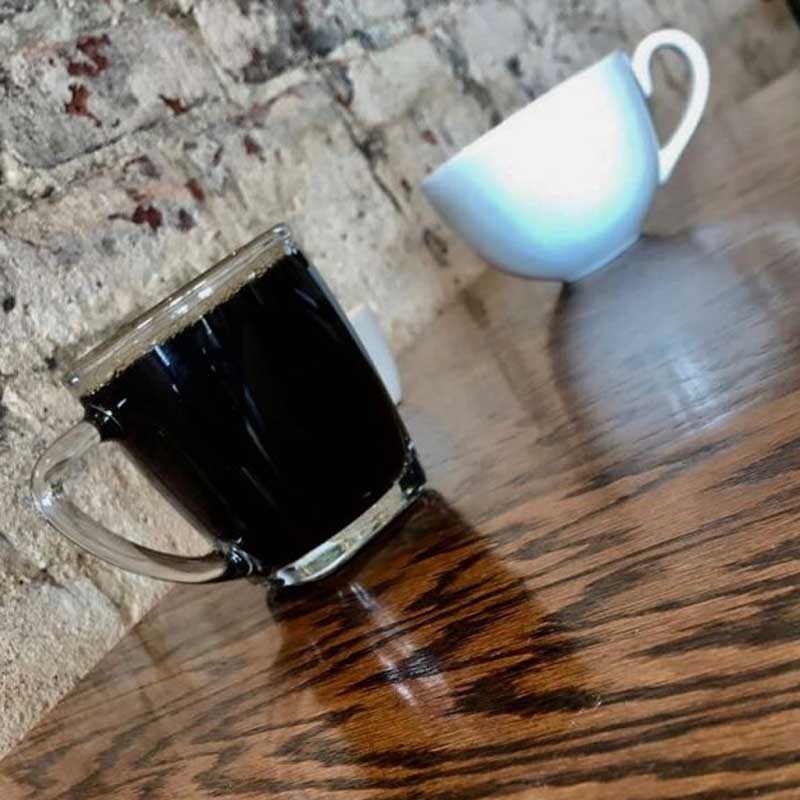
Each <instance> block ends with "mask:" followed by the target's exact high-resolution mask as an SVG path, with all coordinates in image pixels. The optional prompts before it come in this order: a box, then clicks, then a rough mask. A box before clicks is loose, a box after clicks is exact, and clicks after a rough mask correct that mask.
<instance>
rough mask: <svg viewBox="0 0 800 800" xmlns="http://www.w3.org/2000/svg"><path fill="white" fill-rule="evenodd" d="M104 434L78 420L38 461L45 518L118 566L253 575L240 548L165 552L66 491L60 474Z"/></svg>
mask: <svg viewBox="0 0 800 800" xmlns="http://www.w3.org/2000/svg"><path fill="white" fill-rule="evenodd" d="M101 441H102V437H101V435H100V432H99V431H98V430H97V428H95V427H94V425H92V424H91V423H89V422H86V421H83V422H79V423H78V424H77V425H75V427H73V428H71V429H70V430H69V431H67V432H66V433H65V434H64V435H63V436H61V437H60V438H58V439H56V441H55V442H53V444H51V445H50V447H49V448H48V449H47V451H46V452H45V453H44V455H42V457H41V458H40V459H39V461H38V462H37V464H36V466H35V467H34V470H33V475H32V477H31V493H32V495H33V503H34V505H35V506H36V508H37V510H38V511H39V512H40V513H41V514H42V515H43V516H44V517H45V519H46V520H47V521H48V522H49V523H50V524H51V525H52V526H53V527H54V528H55V529H56V530H57V531H59V533H62V534H63V535H64V536H66V537H67V539H69V540H70V541H71V542H73V543H74V544H76V545H78V546H79V547H82V548H83V549H84V550H88V551H89V552H90V553H91V554H92V555H94V556H97V557H98V558H100V559H102V560H103V561H108V562H109V563H111V564H113V565H114V566H116V567H121V568H122V569H125V570H128V571H129V572H137V573H139V574H140V575H147V576H148V577H151V578H158V579H160V580H166V581H178V582H180V583H208V582H210V581H219V580H225V579H228V578H236V577H240V576H243V575H248V574H250V573H252V572H255V571H256V568H255V566H254V564H253V563H252V562H251V561H250V560H249V559H248V558H247V557H246V556H245V554H243V553H241V552H240V551H238V550H236V549H233V548H231V549H229V550H227V551H223V550H222V549H220V550H214V551H212V552H210V553H208V554H207V555H203V556H178V555H174V554H172V553H162V552H160V551H158V550H151V549H150V548H149V547H144V546H143V545H140V544H136V543H135V542H130V541H128V540H127V539H123V538H122V537H121V536H118V535H117V534H116V533H112V532H111V531H110V530H108V529H107V528H105V527H104V526H103V525H101V524H100V523H99V522H96V521H95V520H93V519H92V518H91V517H90V516H89V515H88V514H86V513H85V512H84V511H82V510H81V509H80V508H78V507H77V506H76V505H75V504H74V503H72V501H70V500H68V499H67V498H66V497H64V490H63V486H62V482H61V478H62V476H63V475H64V472H65V471H66V469H67V467H68V466H69V465H70V464H71V463H72V462H73V461H75V460H77V459H79V458H81V457H82V456H84V455H85V454H86V453H87V452H88V451H89V450H90V449H91V448H92V447H94V446H95V445H97V444H99V443H100V442H101Z"/></svg>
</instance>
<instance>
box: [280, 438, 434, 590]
mask: <svg viewBox="0 0 800 800" xmlns="http://www.w3.org/2000/svg"><path fill="white" fill-rule="evenodd" d="M424 486H425V472H424V471H423V469H422V466H421V464H420V463H419V459H418V458H417V453H416V450H415V449H414V445H413V444H410V445H409V449H408V454H407V459H406V465H405V468H404V469H403V473H402V474H401V475H400V477H399V478H398V479H397V480H396V481H395V482H394V483H393V484H392V486H391V487H390V489H389V490H388V491H387V492H386V494H384V495H383V497H381V499H380V500H378V502H377V503H375V504H374V505H373V506H371V507H370V508H368V509H367V510H366V511H365V512H364V513H363V514H362V515H361V516H360V517H358V519H356V520H354V521H353V522H351V523H350V524H349V525H348V526H347V527H346V528H345V529H344V530H341V531H339V533H337V534H336V535H335V536H332V537H331V538H330V539H328V540H327V541H325V542H323V543H322V544H320V545H318V546H317V547H315V548H314V549H313V550H312V551H311V552H309V553H306V554H305V555H303V556H300V558H298V559H297V560H296V561H293V562H292V563H291V564H287V565H286V566H285V567H281V568H280V569H277V570H275V571H274V572H273V573H272V574H271V575H270V576H269V578H268V581H269V582H270V583H273V584H276V585H278V586H302V585H303V584H306V583H313V582H314V581H318V580H321V579H322V578H325V577H327V576H328V575H330V574H331V573H332V572H335V571H336V570H337V569H338V568H339V567H341V566H342V565H343V564H345V563H346V562H347V561H349V560H350V559H351V558H352V557H353V556H354V555H355V554H356V553H358V552H359V550H361V549H362V548H363V547H364V546H365V545H366V544H367V543H368V542H370V541H372V539H374V538H375V537H376V536H377V535H378V534H379V533H380V532H381V531H382V530H383V529H384V528H385V527H386V526H387V525H388V524H389V523H390V522H391V521H392V520H393V519H394V518H395V517H397V516H398V515H399V514H400V513H401V512H402V511H404V510H405V509H406V508H408V506H409V505H410V504H411V503H412V502H413V501H414V500H415V498H416V497H418V495H419V494H420V492H421V491H422V488H423V487H424Z"/></svg>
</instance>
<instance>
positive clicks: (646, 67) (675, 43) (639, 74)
mask: <svg viewBox="0 0 800 800" xmlns="http://www.w3.org/2000/svg"><path fill="white" fill-rule="evenodd" d="M662 47H669V48H671V49H672V50H675V51H677V52H678V53H680V54H681V55H682V56H683V57H684V58H685V59H686V61H687V62H688V63H689V72H690V77H691V89H690V91H689V102H688V103H687V105H686V110H685V111H684V112H683V117H681V121H680V122H679V123H678V127H677V128H676V129H675V132H674V133H673V134H672V136H671V137H670V140H669V141H668V142H667V143H666V144H665V145H664V146H663V147H662V148H661V150H659V153H658V180H659V183H662V184H664V183H666V182H667V181H668V180H669V178H670V175H672V170H673V169H674V168H675V164H677V162H678V159H679V158H680V157H681V153H683V150H684V148H685V147H686V145H687V144H688V143H689V139H691V138H692V134H693V133H694V132H695V129H696V128H697V125H698V123H699V122H700V117H701V116H702V115H703V109H704V108H705V107H706V101H707V100H708V84H709V70H708V59H707V58H706V54H705V52H703V48H702V47H700V45H699V44H698V43H697V41H696V40H695V39H693V38H692V37H691V36H689V34H688V33H684V32H683V31H679V30H675V29H674V28H665V29H664V30H660V31H655V32H653V33H651V34H650V35H649V36H646V37H645V38H644V39H642V41H641V42H639V45H638V46H637V48H636V50H635V51H634V53H633V58H632V59H631V60H632V64H633V73H634V75H636V79H637V80H638V81H639V85H640V86H641V88H642V92H644V95H645V97H650V95H651V94H652V93H653V79H652V77H651V75H650V59H651V58H652V56H653V54H654V53H655V52H656V50H659V49H660V48H662Z"/></svg>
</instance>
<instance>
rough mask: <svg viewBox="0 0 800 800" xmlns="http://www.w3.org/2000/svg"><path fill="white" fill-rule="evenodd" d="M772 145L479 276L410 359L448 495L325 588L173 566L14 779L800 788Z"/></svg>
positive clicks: (292, 792) (781, 263)
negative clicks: (626, 230) (606, 233)
mask: <svg viewBox="0 0 800 800" xmlns="http://www.w3.org/2000/svg"><path fill="white" fill-rule="evenodd" d="M781 87H782V88H781ZM769 91H770V92H772V95H769V97H771V98H773V99H774V96H775V95H776V94H777V96H778V97H779V98H781V97H782V98H783V99H784V101H787V102H788V100H787V98H791V97H798V98H800V75H792V76H788V77H787V79H784V80H783V81H782V82H781V86H779V87H778V89H777V90H776V89H775V87H770V88H769ZM797 107H800V105H795V108H797ZM743 108H744V110H740V111H741V113H739V114H738V120H739V121H738V122H737V123H736V124H737V125H740V126H742V125H743V126H745V128H744V129H745V130H754V129H755V128H756V127H757V125H756V123H757V122H758V123H759V124H761V121H760V120H757V119H756V118H755V117H758V116H759V115H763V114H765V113H768V109H769V103H765V102H763V101H762V100H759V99H758V98H755V99H754V100H753V101H751V102H750V104H749V105H746V106H743ZM747 108H749V109H750V111H749V112H747V111H746V109H747ZM748 113H749V114H750V116H748ZM776 113H777V115H778V117H779V118H780V119H782V120H783V121H784V123H782V124H784V128H785V127H788V126H791V125H795V124H798V123H794V122H792V121H791V119H790V117H789V115H788V113H787V112H786V109H785V107H784V106H781V107H780V109H779V110H778V111H777V112H776ZM742 120H744V121H742ZM748 120H749V122H748ZM798 120H800V115H798ZM712 124H713V125H716V126H717V134H718V136H723V137H724V135H725V132H726V131H727V128H726V126H727V125H728V121H727V119H726V118H722V119H718V120H715V121H714V122H713V123H712ZM747 125H750V126H751V127H750V128H747V127H746V126H747ZM776 125H777V123H776ZM784 128H782V127H781V126H780V125H777V127H776V129H775V130H774V131H773V132H772V134H771V135H773V136H776V137H777V140H778V141H779V142H785V141H787V140H788V139H790V138H791V136H790V135H789V132H788V131H787V130H785V129H784ZM704 135H705V137H706V139H705V140H706V141H711V138H710V137H711V133H709V132H706V133H705V134H704ZM757 144H758V153H762V151H763V149H764V148H765V147H766V146H767V143H765V140H763V139H762V140H761V141H760V142H759V143H757ZM709 146H710V145H709ZM748 148H749V150H748ZM748 152H751V153H752V154H755V153H756V143H755V142H752V141H750V140H748V141H747V142H745V143H742V144H740V146H739V148H738V149H736V148H734V149H732V150H731V154H730V155H729V158H730V165H729V166H730V169H729V173H728V175H729V177H728V183H727V184H726V185H725V187H724V188H720V184H719V183H717V182H715V180H713V179H712V178H713V177H714V176H715V175H717V176H719V175H721V167H720V165H719V162H718V158H717V157H719V158H722V156H721V155H719V154H718V153H717V154H716V155H715V156H714V158H703V156H702V154H698V152H697V151H696V150H692V151H691V152H690V154H689V157H688V160H687V163H686V164H683V165H682V166H681V168H680V170H679V172H678V174H677V175H676V178H675V183H674V185H673V186H671V187H670V188H669V189H668V190H665V191H669V192H675V193H679V194H680V193H683V195H684V197H685V198H686V201H685V204H684V205H683V206H682V205H681V204H680V203H677V202H676V201H675V200H674V198H673V200H672V201H671V205H670V204H669V203H664V204H662V207H661V209H660V210H657V212H656V214H655V215H654V217H653V220H652V225H651V227H652V228H653V229H654V230H659V229H661V230H664V231H669V233H670V235H669V236H661V237H658V236H651V237H648V238H645V239H643V240H642V241H641V242H640V243H639V244H638V245H636V246H635V248H634V249H632V250H631V251H629V252H628V253H627V254H626V255H625V256H624V257H623V258H622V259H621V260H620V261H619V262H618V263H617V264H615V265H614V266H613V267H612V268H611V269H608V270H606V271H604V272H601V273H598V274H596V275H594V276H591V277H590V278H588V279H586V280H585V281H582V282H581V283H580V284H578V285H577V286H575V287H573V288H572V289H570V290H561V289H560V288H559V287H557V286H550V285H541V284H533V283H526V282H523V281H519V280H515V279H513V278H510V277H507V276H503V275H500V274H497V273H491V274H489V275H487V276H485V277H484V278H482V279H481V280H480V281H479V282H478V283H477V284H475V285H473V286H471V287H470V288H469V289H468V290H466V291H465V292H464V293H463V295H462V297H461V299H460V301H459V302H458V303H456V304H454V305H453V306H452V307H450V308H449V309H448V310H447V311H446V312H445V313H444V314H443V315H442V316H441V317H440V318H439V319H438V320H437V322H436V323H435V325H434V326H433V327H432V328H431V329H430V330H429V331H428V333H427V334H426V335H425V336H423V337H422V338H421V339H420V341H419V342H418V343H417V344H416V345H415V347H414V348H413V349H412V350H410V351H409V352H407V353H406V354H405V355H404V357H403V359H402V371H403V374H404V377H405V390H406V401H405V403H404V406H403V413H404V415H405V417H406V419H407V420H408V423H409V426H410V428H411V430H412V432H413V434H414V437H415V439H416V441H417V443H418V447H419V449H420V452H421V455H422V459H423V461H424V463H425V464H426V466H427V467H428V470H429V476H430V484H431V487H432V488H431V491H430V492H428V493H427V495H426V496H425V497H424V498H423V500H422V501H421V502H419V503H418V504H417V506H416V507H415V508H413V509H412V510H411V511H410V512H409V513H407V514H406V515H405V517H404V518H403V519H402V520H400V521H399V522H398V524H396V525H395V526H394V528H393V529H392V530H391V531H390V532H388V533H387V534H386V535H385V536H384V537H383V538H382V539H381V540H380V541H379V542H378V543H377V544H376V545H375V546H372V547H371V548H370V549H369V550H368V551H367V552H366V553H364V554H362V556H360V557H359V558H358V559H357V560H356V562H355V563H353V564H352V565H351V566H349V567H348V568H347V569H346V570H344V571H343V572H342V573H340V574H339V575H337V576H335V577H334V578H332V579H330V580H329V581H327V582H326V583H324V584H321V585H320V586H318V587H316V588H313V589H310V590H297V591H283V592H271V593H268V592H267V591H266V590H265V589H264V588H263V587H260V586H256V585H252V584H248V583H243V582H238V583H233V584H224V585H217V586H211V587H202V588H194V587H187V588H180V589H176V590H175V591H173V592H172V593H171V594H170V596H169V597H168V599H167V600H166V601H165V602H164V603H163V604H162V605H161V606H160V607H159V608H158V609H157V610H156V611H155V612H154V613H153V614H151V615H150V616H149V617H148V618H147V619H146V620H145V621H144V622H143V623H142V624H140V625H139V626H137V628H135V629H134V631H133V632H132V633H131V634H130V635H129V636H128V637H127V638H126V639H125V640H124V641H123V642H122V643H121V644H120V645H119V646H118V647H117V648H116V649H115V650H114V651H113V652H112V653H111V654H110V655H109V656H108V657H107V658H106V659H105V660H104V661H103V663H102V664H101V665H100V666H99V667H98V669H97V670H96V671H95V672H94V673H93V674H92V675H91V676H89V677H88V678H87V679H86V680H85V681H84V682H83V683H82V684H81V685H80V686H79V688H78V689H77V690H76V691H75V692H74V693H73V694H72V695H71V696H70V697H69V698H68V699H67V700H66V701H64V702H63V703H61V704H60V706H58V707H57V708H56V710H55V711H54V712H53V713H52V714H51V715H50V717H49V718H48V719H46V720H45V721H44V723H43V724H41V725H40V726H39V727H38V728H37V729H36V730H35V731H34V732H33V733H32V735H30V736H29V737H28V738H27V740H26V741H25V742H24V743H23V744H22V745H21V746H20V747H19V748H18V750H17V751H16V752H15V753H14V754H12V755H11V756H10V757H9V758H7V759H6V760H5V761H4V762H2V763H0V797H2V798H3V800H18V798H37V800H42V799H44V798H74V799H80V800H84V799H86V800H89V798H108V797H115V798H142V799H144V798H147V800H152V799H154V798H176V797H186V798H189V797H192V798H194V797H225V798H228V797H235V798H238V797H241V798H261V797H273V796H275V797H285V798H330V797H341V798H343V800H362V799H363V800H366V798H380V799H381V800H400V799H401V798H419V799H420V800H422V799H423V798H432V799H434V800H477V799H478V798H488V797H520V798H521V797H525V798H536V799H537V800H538V799H539V798H541V800H560V799H561V798H593V799H594V798H598V799H602V800H605V799H606V798H608V800H611V799H612V798H613V800H620V798H631V799H633V798H637V799H638V798H658V799H659V800H667V799H668V798H670V799H672V798H674V799H675V800H677V799H678V798H681V800H684V799H690V800H728V799H729V798H750V797H769V798H775V799H776V800H777V798H796V797H798V796H800V757H799V756H798V742H800V688H798V683H799V682H800V562H799V561H798V559H800V538H798V532H799V531H800V415H798V413H797V410H798V407H800V311H799V310H798V305H799V304H800V184H798V183H797V181H796V180H795V181H792V180H788V179H787V172H790V171H791V170H792V169H794V170H796V171H800V168H798V163H800V162H797V160H796V159H795V160H794V163H793V164H792V165H789V164H788V162H787V165H786V168H785V169H781V159H788V158H789V157H790V156H789V154H787V153H785V152H779V151H778V149H775V151H774V153H773V158H772V170H771V173H770V170H767V169H766V168H764V169H761V170H760V171H759V170H755V171H754V170H753V169H746V168H744V167H743V166H742V164H741V161H740V160H741V159H745V160H746V159H747V158H748V157H749V156H748ZM753 157H755V155H753ZM764 158H766V156H764ZM703 169H707V170H708V172H707V175H708V176H709V177H708V181H707V182H706V184H705V187H706V189H707V194H706V195H705V196H706V197H707V198H708V202H707V203H706V204H704V203H703V202H702V197H703V196H704V195H703V191H704V184H703V181H702V179H701V177H698V176H699V175H701V174H702V170H703ZM754 174H756V175H757V176H759V177H758V179H757V180H756V182H755V183H753V180H754V179H753V175H754ZM768 174H772V175H773V178H774V180H773V181H772V182H770V180H768V179H767V177H765V175H768ZM737 182H738V183H737ZM734 199H735V202H734ZM689 206H691V207H693V208H697V209H700V211H698V212H697V213H698V218H699V221H698V222H697V223H696V224H693V225H689V224H688V223H686V224H683V223H681V222H680V214H681V213H683V210H684V208H685V207H689ZM715 209H716V212H715Z"/></svg>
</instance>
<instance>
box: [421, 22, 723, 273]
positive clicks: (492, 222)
mask: <svg viewBox="0 0 800 800" xmlns="http://www.w3.org/2000/svg"><path fill="white" fill-rule="evenodd" d="M662 47H669V48H671V49H672V50H676V51H677V52H679V53H681V54H682V55H683V56H684V58H685V59H686V61H687V62H688V64H689V69H690V74H691V89H690V93H689V99H688V103H687V107H686V111H685V112H684V114H683V117H682V119H681V121H680V123H679V124H678V127H677V129H676V130H675V132H674V133H673V135H672V137H671V138H670V140H669V141H668V142H667V143H666V144H665V145H664V146H663V147H661V148H660V149H659V145H658V139H657V138H656V132H655V129H654V128H653V122H652V119H651V117H650V112H649V110H648V108H647V102H646V99H647V98H648V97H649V96H650V93H651V91H652V80H651V77H650V59H651V57H652V55H653V53H654V52H655V51H656V50H658V49H659V48H662ZM708 83H709V71H708V61H707V59H706V56H705V53H704V52H703V49H702V48H701V47H700V45H699V44H698V43H697V42H696V41H695V40H694V39H693V38H692V37H691V36H689V35H688V34H686V33H684V32H683V31H678V30H668V29H665V30H660V31H656V32H655V33H651V34H650V35H649V36H647V37H646V38H645V39H644V40H643V41H642V42H641V43H640V44H639V46H638V47H637V48H636V51H635V52H634V54H633V58H632V59H631V58H629V57H628V56H627V55H626V54H625V53H623V52H621V51H619V50H617V51H615V52H613V53H610V54H609V55H607V56H606V57H605V58H603V59H602V60H601V61H598V62H597V63H596V64H594V65H593V66H591V67H589V68H588V69H585V70H583V71H582V72H579V73H578V74H577V75H574V76H573V77H571V78H569V79H568V80H566V81H564V82H563V83H561V84H559V85H558V86H556V87H555V88H554V89H551V90H550V91H549V92H547V93H546V94H544V95H543V96H542V97H540V98H538V99H537V100H535V101H534V102H533V103H530V104H529V105H527V106H526V107H525V108H523V109H521V110H520V111H518V112H516V113H515V114H513V115H512V116H510V117H509V118H508V119H506V120H505V121H504V122H502V123H501V124H500V125H498V126H497V127H496V128H493V129H492V130H490V131H489V132H488V133H486V134H484V135H483V136H481V137H480V138H479V139H477V140H476V141H474V142H473V143H472V144H470V145H468V146H467V147H465V148H464V149H463V150H462V151H461V152H460V153H457V154H456V155H455V156H453V157H452V158H451V159H450V160H449V161H447V162H446V163H445V164H443V165H442V166H440V167H439V168H438V169H437V170H436V171H435V172H433V173H432V174H431V175H430V176H429V177H428V178H426V179H425V181H424V182H423V184H422V189H423V191H424V192H425V194H426V195H427V197H428V199H429V200H430V202H431V203H432V204H433V206H434V207H435V208H436V210H437V211H438V212H439V214H440V215H441V216H442V217H443V219H444V220H445V221H446V222H447V223H448V224H449V225H450V226H451V227H452V228H454V229H455V230H456V231H457V232H458V233H459V234H460V235H461V237H462V238H463V239H464V240H465V241H466V242H468V243H469V244H470V245H471V246H472V247H473V248H474V249H475V250H477V251H478V252H479V253H480V254H481V255H482V256H483V257H484V258H486V259H487V260H488V261H490V262H492V263H493V264H495V265H496V266H498V267H500V268H501V269H504V270H506V271H507V272H511V273H514V274H516V275H523V276H525V277H528V278H544V279H552V280H562V281H575V280H577V279H579V278H582V277H584V276H585V275H588V274H589V273H590V272H593V271H594V270H596V269H598V268H600V267H602V266H604V265H605V264H607V263H608V262H609V261H611V260H612V259H613V258H615V257H616V256H617V255H619V254H620V253H621V252H622V251H623V250H625V249H626V248H627V247H629V246H630V245H631V244H633V242H635V241H636V239H637V238H638V237H639V233H640V232H641V227H642V223H643V221H644V217H645V214H646V213H647V210H648V209H649V207H650V203H651V201H652V199H653V194H654V193H655V190H656V187H657V186H659V185H660V184H663V183H666V182H667V181H668V180H669V177H670V174H671V173H672V170H673V168H674V166H675V163H676V162H677V161H678V158H680V155H681V153H682V152H683V150H684V148H685V147H686V145H687V143H688V141H689V139H690V138H691V136H692V134H693V133H694V131H695V128H696V127H697V125H698V123H699V122H700V117H701V116H702V113H703V109H704V107H705V104H706V100H707V99H708Z"/></svg>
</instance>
